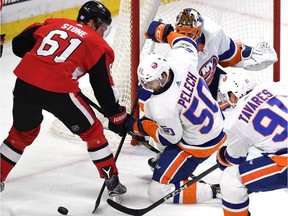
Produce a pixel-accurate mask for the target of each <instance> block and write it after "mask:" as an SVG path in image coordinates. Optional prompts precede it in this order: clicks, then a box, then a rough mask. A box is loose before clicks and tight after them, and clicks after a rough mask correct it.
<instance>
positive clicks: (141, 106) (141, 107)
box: [138, 101, 144, 112]
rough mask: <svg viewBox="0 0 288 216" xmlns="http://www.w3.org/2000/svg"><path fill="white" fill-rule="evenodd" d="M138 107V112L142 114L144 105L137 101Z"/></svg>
mask: <svg viewBox="0 0 288 216" xmlns="http://www.w3.org/2000/svg"><path fill="white" fill-rule="evenodd" d="M138 106H139V108H140V110H141V111H142V112H144V103H143V102H141V101H139V102H138Z"/></svg>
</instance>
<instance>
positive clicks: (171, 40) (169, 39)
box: [167, 32, 187, 47]
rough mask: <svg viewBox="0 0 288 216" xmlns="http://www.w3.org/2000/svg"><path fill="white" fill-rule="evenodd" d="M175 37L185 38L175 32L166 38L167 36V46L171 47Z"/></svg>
mask: <svg viewBox="0 0 288 216" xmlns="http://www.w3.org/2000/svg"><path fill="white" fill-rule="evenodd" d="M177 37H182V38H183V37H186V38H187V36H185V35H183V34H179V33H177V32H171V33H170V34H169V35H168V36H167V41H168V43H169V45H170V46H171V47H172V43H173V41H174V40H175V39H176V38H177Z"/></svg>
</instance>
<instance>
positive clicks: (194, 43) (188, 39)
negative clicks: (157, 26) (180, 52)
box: [172, 37, 198, 50]
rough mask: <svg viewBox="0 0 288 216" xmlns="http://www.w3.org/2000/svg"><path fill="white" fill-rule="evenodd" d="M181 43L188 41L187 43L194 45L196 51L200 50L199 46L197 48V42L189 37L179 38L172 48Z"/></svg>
mask: <svg viewBox="0 0 288 216" xmlns="http://www.w3.org/2000/svg"><path fill="white" fill-rule="evenodd" d="M179 41H186V42H188V43H190V44H192V45H193V46H194V47H195V49H196V50H198V46H197V44H196V42H195V41H194V40H193V39H191V38H188V37H178V38H176V39H175V40H174V41H173V44H172V46H174V45H175V44H176V43H178V42H179ZM184 48H187V47H184Z"/></svg>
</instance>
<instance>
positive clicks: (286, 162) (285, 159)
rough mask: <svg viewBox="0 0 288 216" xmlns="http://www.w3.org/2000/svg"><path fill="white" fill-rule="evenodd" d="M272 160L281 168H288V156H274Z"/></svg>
mask: <svg viewBox="0 0 288 216" xmlns="http://www.w3.org/2000/svg"><path fill="white" fill-rule="evenodd" d="M270 158H271V159H272V160H273V161H274V162H275V163H276V164H278V165H279V166H283V167H287V166H288V156H284V155H273V156H270Z"/></svg>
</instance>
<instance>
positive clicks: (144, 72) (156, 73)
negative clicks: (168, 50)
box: [137, 53, 170, 88]
mask: <svg viewBox="0 0 288 216" xmlns="http://www.w3.org/2000/svg"><path fill="white" fill-rule="evenodd" d="M169 69H170V67H169V65H168V63H167V60H166V59H165V57H164V56H162V55H159V54H156V53H148V54H147V55H146V56H145V57H144V58H143V59H142V61H141V62H140V64H139V66H138V69H137V75H138V80H139V82H140V84H141V85H142V86H144V87H145V88H147V83H148V82H151V81H154V80H158V81H159V83H160V86H161V87H163V86H164V85H165V84H166V82H167V80H168V77H169ZM163 72H165V73H166V75H167V78H166V80H165V81H164V80H163V78H162V73H163Z"/></svg>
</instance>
